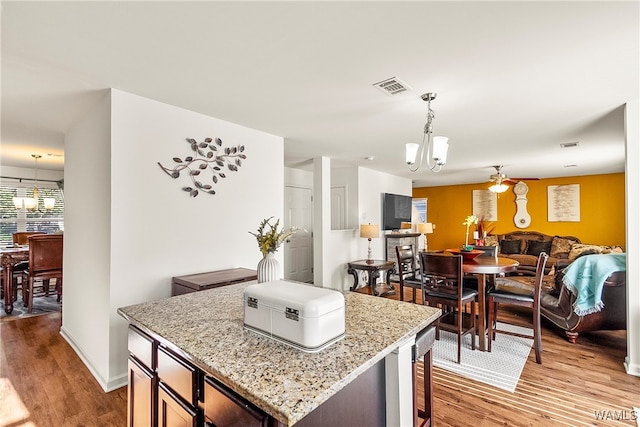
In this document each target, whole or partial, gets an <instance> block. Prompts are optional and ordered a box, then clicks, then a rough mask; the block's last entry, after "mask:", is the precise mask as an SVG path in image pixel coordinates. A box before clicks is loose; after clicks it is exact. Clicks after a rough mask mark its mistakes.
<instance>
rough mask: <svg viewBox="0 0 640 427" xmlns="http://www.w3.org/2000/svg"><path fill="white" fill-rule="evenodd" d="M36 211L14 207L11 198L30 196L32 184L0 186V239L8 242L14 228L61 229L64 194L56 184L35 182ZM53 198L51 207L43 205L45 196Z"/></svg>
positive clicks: (24, 229) (54, 230)
mask: <svg viewBox="0 0 640 427" xmlns="http://www.w3.org/2000/svg"><path fill="white" fill-rule="evenodd" d="M38 192H39V195H38V210H25V209H16V207H15V206H14V204H13V198H14V197H33V185H27V184H25V183H16V184H11V183H7V182H3V183H2V185H0V212H1V213H0V242H2V243H5V244H6V243H11V242H12V241H13V233H15V232H17V231H43V232H45V233H53V232H56V231H59V230H64V197H63V194H62V191H61V190H60V189H58V188H57V187H56V184H55V183H40V182H39V183H38ZM45 197H52V198H54V199H55V206H54V207H53V209H45V208H44V201H43V200H44V198H45Z"/></svg>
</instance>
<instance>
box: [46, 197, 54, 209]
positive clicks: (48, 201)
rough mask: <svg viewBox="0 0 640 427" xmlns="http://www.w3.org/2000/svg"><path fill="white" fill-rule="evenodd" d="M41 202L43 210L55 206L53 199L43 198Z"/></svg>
mask: <svg viewBox="0 0 640 427" xmlns="http://www.w3.org/2000/svg"><path fill="white" fill-rule="evenodd" d="M43 200H44V208H45V209H53V208H54V207H55V206H56V199H54V198H53V197H45V198H44V199H43Z"/></svg>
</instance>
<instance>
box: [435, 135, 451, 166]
mask: <svg viewBox="0 0 640 427" xmlns="http://www.w3.org/2000/svg"><path fill="white" fill-rule="evenodd" d="M447 151H449V138H447V137H446V136H434V137H433V160H434V161H435V162H436V164H438V165H444V164H445V163H447Z"/></svg>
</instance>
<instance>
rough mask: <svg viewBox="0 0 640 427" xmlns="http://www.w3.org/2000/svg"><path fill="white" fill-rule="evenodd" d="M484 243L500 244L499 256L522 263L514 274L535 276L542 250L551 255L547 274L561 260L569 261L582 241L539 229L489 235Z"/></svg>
mask: <svg viewBox="0 0 640 427" xmlns="http://www.w3.org/2000/svg"><path fill="white" fill-rule="evenodd" d="M484 243H485V245H487V246H498V256H501V257H506V258H511V259H514V260H516V261H518V262H519V263H520V265H519V266H518V267H517V269H516V271H515V272H514V273H513V274H516V275H523V276H535V274H536V263H537V262H538V255H539V254H540V252H546V253H547V254H548V255H549V260H548V261H547V265H546V267H545V274H549V273H550V272H551V271H553V270H554V268H555V265H556V264H557V263H558V262H559V261H568V260H569V255H570V253H571V250H572V248H573V247H574V246H575V245H577V244H580V243H581V242H580V239H578V238H577V237H573V236H550V235H548V234H543V233H539V232H537V231H512V232H509V233H505V234H494V235H488V236H487V237H486V238H485V242H484Z"/></svg>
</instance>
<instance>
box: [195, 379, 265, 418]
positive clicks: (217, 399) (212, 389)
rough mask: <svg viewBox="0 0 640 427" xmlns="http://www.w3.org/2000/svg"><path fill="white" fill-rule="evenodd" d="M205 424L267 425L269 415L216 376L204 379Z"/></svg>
mask: <svg viewBox="0 0 640 427" xmlns="http://www.w3.org/2000/svg"><path fill="white" fill-rule="evenodd" d="M204 420H205V423H207V424H205V425H215V426H217V427H267V426H268V425H269V424H268V422H269V417H268V416H267V415H266V414H265V413H264V412H262V411H260V410H259V409H258V408H256V407H255V406H253V405H252V404H251V403H249V402H247V401H246V400H244V399H243V398H241V397H240V396H238V395H236V394H235V393H232V392H230V391H229V390H228V389H227V388H226V387H225V386H223V385H222V384H220V383H219V382H218V381H216V380H215V379H214V378H211V377H205V379H204Z"/></svg>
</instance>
